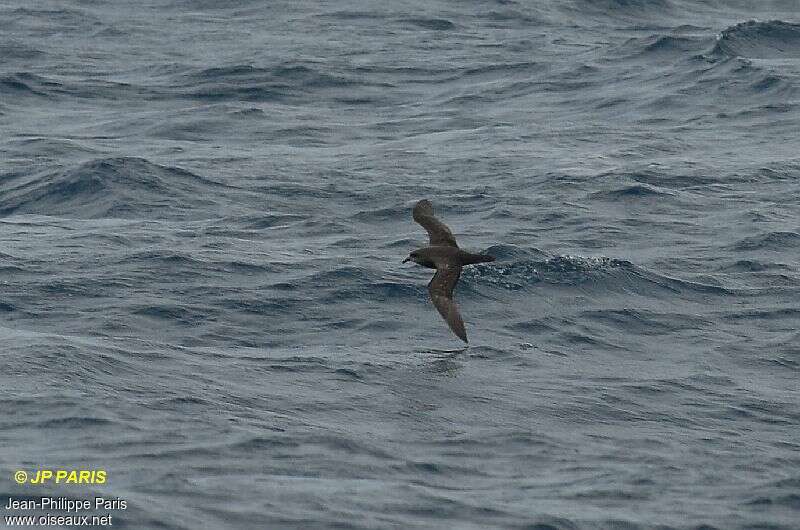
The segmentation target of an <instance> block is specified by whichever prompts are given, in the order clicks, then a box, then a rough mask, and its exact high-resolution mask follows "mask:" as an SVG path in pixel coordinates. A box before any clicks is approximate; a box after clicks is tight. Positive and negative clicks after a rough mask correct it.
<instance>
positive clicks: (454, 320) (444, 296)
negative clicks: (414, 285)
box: [403, 199, 494, 343]
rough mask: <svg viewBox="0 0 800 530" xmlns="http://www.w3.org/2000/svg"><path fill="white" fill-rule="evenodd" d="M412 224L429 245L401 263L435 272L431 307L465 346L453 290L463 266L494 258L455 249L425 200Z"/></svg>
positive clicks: (449, 236) (453, 242) (416, 206)
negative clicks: (409, 262) (418, 229)
mask: <svg viewBox="0 0 800 530" xmlns="http://www.w3.org/2000/svg"><path fill="white" fill-rule="evenodd" d="M414 220H415V221H416V222H418V223H419V224H421V225H422V228H424V229H425V231H427V232H428V237H429V238H430V245H429V246H427V247H425V248H419V249H417V250H415V251H414V252H412V253H411V254H409V255H408V257H407V258H406V259H404V260H403V263H405V262H407V261H413V262H414V263H417V264H419V265H422V266H423V267H428V268H429V269H436V274H434V275H433V279H432V280H431V283H429V284H428V293H429V294H430V295H431V300H433V305H435V306H436V309H437V310H438V311H439V314H440V315H442V318H444V319H445V321H446V322H447V325H448V326H450V329H452V330H453V333H455V334H456V335H458V338H459V339H461V340H463V341H464V342H467V343H468V342H469V341H468V340H467V330H465V329H464V321H463V320H462V319H461V315H460V314H459V313H458V306H456V303H455V301H453V289H455V287H456V283H458V278H459V277H460V276H461V268H462V267H464V265H472V264H475V263H483V262H486V261H494V257H493V256H489V255H486V254H472V253H470V252H466V251H464V250H461V249H460V248H458V245H457V244H456V238H455V236H453V232H451V231H450V229H449V228H447V226H446V225H445V224H444V223H443V222H441V221H440V220H438V219H437V218H436V217H435V216H434V215H433V206H432V205H431V203H430V201H428V200H427V199H423V200H421V201H419V202H418V203H417V204H416V205H414Z"/></svg>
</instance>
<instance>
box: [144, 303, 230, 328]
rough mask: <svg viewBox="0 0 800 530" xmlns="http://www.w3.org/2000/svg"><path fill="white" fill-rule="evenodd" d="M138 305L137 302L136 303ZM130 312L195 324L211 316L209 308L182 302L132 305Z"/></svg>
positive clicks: (185, 323) (157, 318)
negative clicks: (186, 304) (187, 304)
mask: <svg viewBox="0 0 800 530" xmlns="http://www.w3.org/2000/svg"><path fill="white" fill-rule="evenodd" d="M137 305H138V304H137ZM130 310H131V313H133V314H135V315H140V316H144V317H149V318H152V319H154V320H157V321H158V320H164V321H169V322H175V323H180V324H183V325H197V324H199V323H201V322H202V321H203V320H206V319H208V318H212V317H213V313H217V311H213V312H212V310H211V309H210V308H196V307H191V306H185V305H182V304H177V303H173V304H169V303H160V304H148V305H140V306H138V307H137V306H132V307H131V308H130Z"/></svg>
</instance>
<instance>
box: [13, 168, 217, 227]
mask: <svg viewBox="0 0 800 530" xmlns="http://www.w3.org/2000/svg"><path fill="white" fill-rule="evenodd" d="M3 180H4V181H5V182H4V186H3V189H2V190H1V191H0V215H4V216H7V215H11V214H40V215H49V216H62V217H68V218H76V219H96V218H104V217H113V218H158V219H161V218H168V219H182V218H188V217H193V216H195V215H196V214H195V212H196V210H195V208H196V207H198V206H209V204H214V199H210V198H202V199H201V198H200V197H209V196H215V195H217V194H218V193H219V191H220V190H221V189H223V188H226V187H227V186H224V185H222V184H219V183H216V182H213V181H211V180H208V179H205V178H203V177H200V176H199V175H195V174H194V173H191V172H189V171H186V170H183V169H179V168H175V167H168V166H161V165H158V164H154V163H152V162H149V161H147V160H145V159H142V158H131V157H121V158H103V159H95V160H91V161H89V162H85V163H83V164H80V165H78V166H76V167H73V168H70V169H67V170H61V171H55V172H48V173H45V174H38V175H34V176H28V177H22V176H12V177H11V178H4V179H3Z"/></svg>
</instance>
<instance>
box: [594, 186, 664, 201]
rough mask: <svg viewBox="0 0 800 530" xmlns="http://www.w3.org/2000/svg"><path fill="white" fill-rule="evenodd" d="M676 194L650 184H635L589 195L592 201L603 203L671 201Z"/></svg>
mask: <svg viewBox="0 0 800 530" xmlns="http://www.w3.org/2000/svg"><path fill="white" fill-rule="evenodd" d="M674 195H675V194H674V193H672V192H670V191H667V190H663V189H659V188H657V187H655V186H651V185H648V184H633V185H630V186H623V187H621V188H616V189H613V190H607V191H597V192H595V193H592V194H591V195H589V197H590V198H591V199H596V200H601V201H611V202H619V201H650V200H658V199H669V198H672V197H674Z"/></svg>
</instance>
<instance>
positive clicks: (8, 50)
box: [0, 40, 44, 61]
mask: <svg viewBox="0 0 800 530" xmlns="http://www.w3.org/2000/svg"><path fill="white" fill-rule="evenodd" d="M42 55H44V52H43V51H41V50H39V49H37V48H33V47H31V46H28V45H26V44H24V43H21V42H18V41H14V40H7V41H3V42H0V57H2V58H3V59H5V60H7V61H13V60H15V59H24V60H30V59H36V58H39V57H41V56H42Z"/></svg>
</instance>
